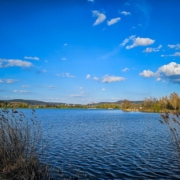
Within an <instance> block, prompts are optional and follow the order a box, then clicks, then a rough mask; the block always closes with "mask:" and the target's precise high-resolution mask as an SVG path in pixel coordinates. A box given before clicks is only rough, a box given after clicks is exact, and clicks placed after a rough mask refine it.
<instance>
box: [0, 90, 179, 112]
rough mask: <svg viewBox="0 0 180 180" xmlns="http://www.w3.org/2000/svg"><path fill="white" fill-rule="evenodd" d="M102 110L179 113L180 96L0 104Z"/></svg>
mask: <svg viewBox="0 0 180 180" xmlns="http://www.w3.org/2000/svg"><path fill="white" fill-rule="evenodd" d="M5 106H6V107H8V108H102V109H108V108H110V109H122V110H124V111H143V112H169V111H172V110H174V111H180V96H179V95H178V94H177V93H175V92H174V93H172V94H170V96H164V97H161V98H159V99H157V98H155V97H150V98H145V99H144V100H143V101H141V102H139V103H133V102H131V101H130V100H127V99H124V100H123V101H122V102H121V103H102V104H91V105H80V104H75V105H68V104H57V105H55V104H46V105H36V106H32V105H29V104H27V103H19V102H18V103H6V102H0V108H3V107H5Z"/></svg>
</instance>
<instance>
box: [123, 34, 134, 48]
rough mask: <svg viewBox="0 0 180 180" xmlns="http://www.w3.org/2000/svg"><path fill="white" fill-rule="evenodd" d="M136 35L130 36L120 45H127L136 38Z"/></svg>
mask: <svg viewBox="0 0 180 180" xmlns="http://www.w3.org/2000/svg"><path fill="white" fill-rule="evenodd" d="M135 37H136V36H135V35H132V36H130V37H129V38H126V39H125V40H124V41H123V42H122V43H121V44H120V45H121V46H125V45H126V44H127V43H128V42H129V41H131V40H133V39H135Z"/></svg>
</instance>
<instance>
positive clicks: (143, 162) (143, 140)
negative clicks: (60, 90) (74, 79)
mask: <svg viewBox="0 0 180 180" xmlns="http://www.w3.org/2000/svg"><path fill="white" fill-rule="evenodd" d="M36 114H37V116H38V118H39V119H40V120H41V121H42V124H43V129H44V131H43V132H44V136H45V139H46V140H47V142H48V143H47V147H46V149H45V152H46V155H47V156H46V159H45V160H44V161H47V162H50V164H51V165H52V166H55V167H59V169H61V170H62V172H63V174H62V172H61V173H57V179H58V178H62V177H63V178H64V177H76V178H79V179H180V173H179V169H180V161H179V159H180V158H179V156H178V154H177V152H176V147H175V146H174V142H173V139H172V137H171V136H170V133H169V130H168V128H167V127H166V126H165V125H162V124H160V123H159V121H158V119H159V115H158V114H153V113H151V114H148V113H123V112H121V111H120V110H117V111H116V110H115V111H108V110H55V109H54V110H53V109H52V110H49V109H46V110H37V111H36Z"/></svg>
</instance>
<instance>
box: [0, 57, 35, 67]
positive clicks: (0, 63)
mask: <svg viewBox="0 0 180 180" xmlns="http://www.w3.org/2000/svg"><path fill="white" fill-rule="evenodd" d="M14 66H17V67H23V68H28V67H32V66H33V64H32V63H30V62H27V61H22V60H19V59H0V68H8V67H14Z"/></svg>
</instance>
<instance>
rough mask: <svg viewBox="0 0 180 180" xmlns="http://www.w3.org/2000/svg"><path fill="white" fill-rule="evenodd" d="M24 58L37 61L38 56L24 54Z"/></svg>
mask: <svg viewBox="0 0 180 180" xmlns="http://www.w3.org/2000/svg"><path fill="white" fill-rule="evenodd" d="M24 59H28V60H35V61H39V58H38V57H32V56H24Z"/></svg>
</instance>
